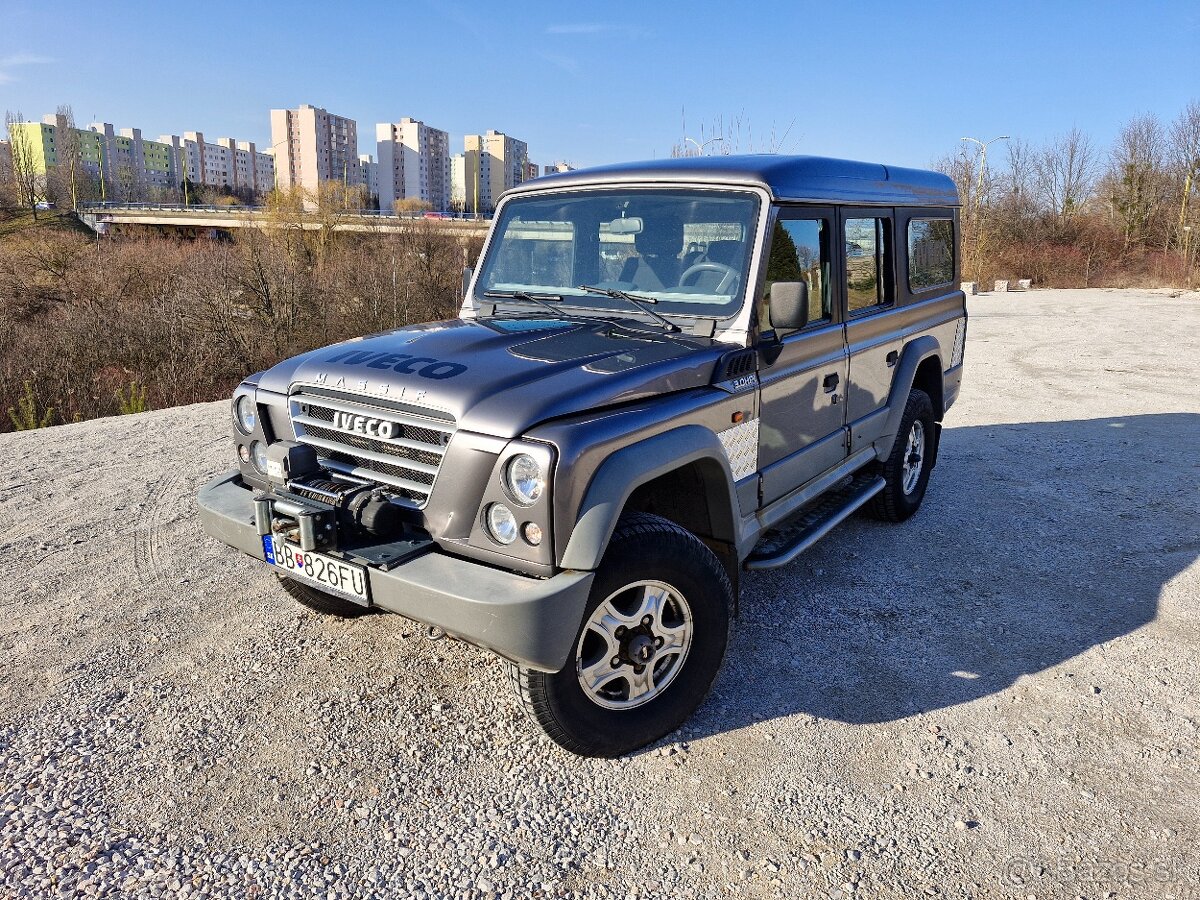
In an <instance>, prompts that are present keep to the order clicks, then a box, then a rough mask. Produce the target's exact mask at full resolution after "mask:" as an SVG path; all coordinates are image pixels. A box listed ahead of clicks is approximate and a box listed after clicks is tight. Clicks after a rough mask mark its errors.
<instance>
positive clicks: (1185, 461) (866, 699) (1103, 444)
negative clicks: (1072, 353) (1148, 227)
mask: <svg viewBox="0 0 1200 900" xmlns="http://www.w3.org/2000/svg"><path fill="white" fill-rule="evenodd" d="M1197 446H1200V415H1197V414H1187V413H1178V414H1162V415H1143V416H1129V417H1119V418H1106V419H1092V420H1084V421H1068V422H1029V423H1020V424H1009V425H985V426H974V427H968V428H954V427H948V428H947V429H946V430H945V432H944V434H943V440H942V447H941V453H940V458H939V462H938V465H937V468H936V469H935V471H934V476H933V479H932V481H931V484H930V489H929V493H928V494H927V495H926V498H925V501H924V504H923V506H922V508H921V510H920V512H918V513H917V515H916V516H914V517H913V518H912V519H910V520H909V521H907V522H905V523H903V524H901V525H888V524H884V523H878V522H874V521H871V520H869V519H866V518H864V517H856V518H854V519H852V520H850V521H849V522H847V523H845V524H844V525H842V526H841V527H840V528H839V529H837V530H835V531H834V532H833V533H831V534H830V535H829V536H828V537H826V538H825V539H824V540H823V541H822V542H821V543H820V544H818V545H817V546H816V547H814V548H813V549H812V550H810V551H809V552H808V553H807V554H806V555H805V556H803V557H801V558H800V559H799V560H797V561H796V562H795V563H793V564H792V565H790V566H787V567H784V568H781V569H776V570H772V571H767V572H761V573H754V574H749V575H746V576H745V577H744V579H743V583H742V602H741V616H740V618H739V620H738V622H737V624H736V625H735V628H734V633H733V639H732V641H731V646H730V648H729V653H728V657H727V663H726V665H725V668H724V669H723V671H722V674H721V676H720V677H719V678H718V682H717V686H716V688H715V690H714V692H713V695H712V697H711V698H710V699H709V701H708V702H707V703H706V704H705V705H704V707H703V708H702V709H701V710H700V711H698V712H697V714H696V715H695V716H694V717H693V719H692V721H691V722H690V723H689V731H690V732H691V733H692V734H699V735H703V734H708V733H719V732H724V731H730V730H733V729H736V728H739V727H743V726H745V725H749V724H753V723H755V722H759V721H764V720H769V719H775V718H779V717H783V716H790V715H793V714H807V715H811V716H816V717H819V718H825V719H832V720H837V721H841V722H846V723H851V724H865V723H875V722H887V721H892V720H895V719H899V718H903V717H905V716H909V715H913V714H915V713H918V712H927V711H930V710H936V709H941V708H946V707H950V706H954V705H957V704H960V703H967V702H969V701H972V700H977V699H979V698H981V697H986V696H988V695H990V694H995V693H997V692H999V691H1002V690H1004V689H1005V688H1007V687H1009V686H1010V685H1012V684H1013V683H1014V682H1015V681H1016V680H1017V678H1018V677H1019V676H1021V675H1025V674H1030V673H1034V672H1040V671H1042V670H1044V669H1047V668H1049V667H1051V666H1054V665H1057V664H1059V663H1061V662H1063V661H1064V660H1067V659H1070V658H1071V657H1074V656H1077V655H1078V654H1081V653H1083V652H1085V651H1087V650H1088V649H1089V648H1092V647H1096V646H1098V645H1103V644H1106V643H1108V642H1110V641H1114V640H1117V639H1119V638H1122V637H1124V636H1125V635H1128V634H1130V633H1131V632H1132V631H1134V630H1135V629H1137V628H1139V627H1140V626H1142V625H1144V624H1146V623H1147V622H1149V621H1151V620H1152V619H1154V617H1155V615H1156V612H1157V609H1158V598H1159V593H1160V591H1161V589H1162V587H1163V585H1164V584H1165V583H1166V582H1167V581H1169V580H1170V579H1171V578H1173V577H1174V576H1175V575H1177V574H1178V573H1179V572H1180V571H1182V570H1183V569H1185V568H1187V567H1188V566H1189V565H1190V564H1191V563H1192V562H1193V560H1195V559H1196V557H1197V555H1198V554H1200V510H1198V509H1197V491H1196V484H1197V475H1200V468H1198V466H1197V458H1196V448H1197Z"/></svg>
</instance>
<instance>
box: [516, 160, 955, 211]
mask: <svg viewBox="0 0 1200 900" xmlns="http://www.w3.org/2000/svg"><path fill="white" fill-rule="evenodd" d="M630 182H638V183H671V182H699V183H703V184H719V185H732V186H755V187H762V188H766V190H767V191H768V192H769V193H770V194H771V196H772V198H773V199H775V200H793V201H801V200H809V201H818V202H836V203H856V204H864V205H870V204H879V205H897V206H958V205H959V199H958V190H957V188H956V187H955V186H954V182H953V181H952V180H951V179H950V178H949V177H948V176H946V175H943V174H941V173H940V172H928V171H925V170H923V169H904V168H900V167H897V166H885V165H882V164H880V163H867V162H855V161H853V160H848V159H831V158H828V157H824V156H779V155H776V154H771V153H759V154H751V155H742V156H690V157H682V158H679V159H656V160H652V161H649V162H629V163H617V164H615V165H608V166H595V167H593V168H590V169H576V170H574V171H572V172H560V173H556V174H553V175H545V176H543V177H541V178H535V179H533V180H532V181H527V182H525V183H524V184H521V185H518V186H517V187H515V188H513V190H512V191H510V192H509V193H523V192H525V191H538V190H545V189H548V188H556V189H557V188H572V187H583V186H595V185H596V184H605V183H612V184H628V183H630Z"/></svg>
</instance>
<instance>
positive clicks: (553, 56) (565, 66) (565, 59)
mask: <svg viewBox="0 0 1200 900" xmlns="http://www.w3.org/2000/svg"><path fill="white" fill-rule="evenodd" d="M538 55H539V56H541V58H542V59H544V60H545V61H546V62H548V63H550V65H552V66H555V67H557V68H559V69H562V70H563V71H564V72H566V73H568V74H570V75H578V74H579V61H578V60H576V59H573V58H572V57H570V56H563V55H562V54H559V53H539V54H538Z"/></svg>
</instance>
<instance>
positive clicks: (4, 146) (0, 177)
mask: <svg viewBox="0 0 1200 900" xmlns="http://www.w3.org/2000/svg"><path fill="white" fill-rule="evenodd" d="M15 197H16V191H15V189H14V186H13V171H12V145H11V144H10V143H9V142H8V141H0V206H12V205H14V202H15V200H14V198H15Z"/></svg>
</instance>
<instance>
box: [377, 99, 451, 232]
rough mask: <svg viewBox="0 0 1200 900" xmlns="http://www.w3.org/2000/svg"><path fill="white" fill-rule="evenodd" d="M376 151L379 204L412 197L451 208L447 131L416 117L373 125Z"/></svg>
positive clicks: (385, 206)
mask: <svg viewBox="0 0 1200 900" xmlns="http://www.w3.org/2000/svg"><path fill="white" fill-rule="evenodd" d="M375 142H376V143H375V146H376V150H377V152H378V155H379V207H380V209H391V208H393V207H394V206H395V203H396V201H397V200H407V199H415V200H421V201H422V202H424V203H428V204H429V206H430V207H431V208H432V209H435V210H439V211H440V210H446V209H449V208H450V193H451V188H450V182H451V178H450V135H448V134H447V133H446V132H444V131H442V130H441V129H440V128H433V127H432V126H430V125H426V124H425V123H424V122H422V121H420V120H418V119H412V118H409V117H407V116H406V117H405V118H403V119H401V120H400V121H399V122H395V123H388V122H380V123H379V124H377V125H376V126H375Z"/></svg>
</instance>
